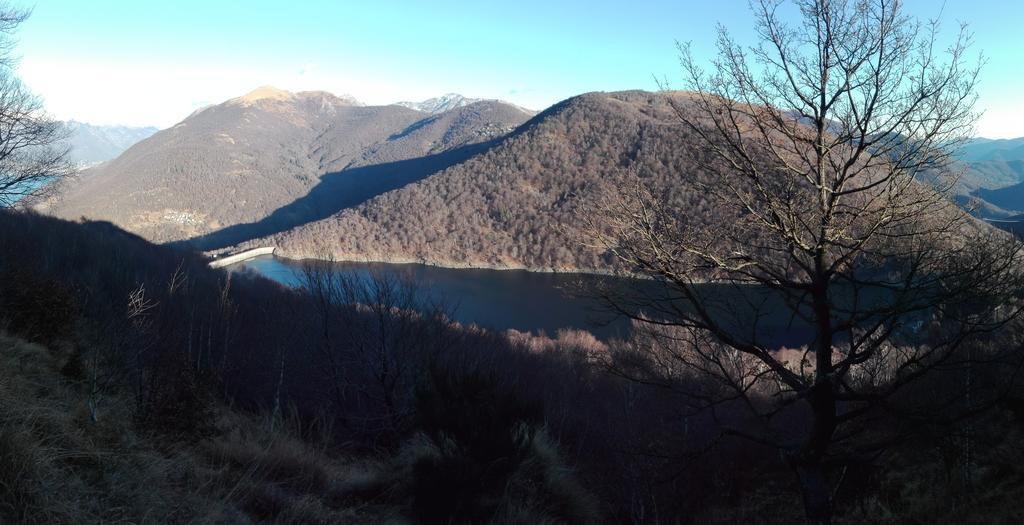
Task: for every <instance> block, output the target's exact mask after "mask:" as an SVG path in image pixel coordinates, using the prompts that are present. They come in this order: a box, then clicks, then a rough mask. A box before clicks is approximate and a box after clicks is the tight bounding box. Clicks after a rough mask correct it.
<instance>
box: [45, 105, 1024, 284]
mask: <svg viewBox="0 0 1024 525" xmlns="http://www.w3.org/2000/svg"><path fill="white" fill-rule="evenodd" d="M443 98H444V97H442V98H439V99H436V100H435V101H434V102H430V101H425V102H430V103H429V104H427V105H425V106H423V108H424V109H422V110H421V109H414V108H409V107H405V106H401V105H389V106H363V105H361V104H359V103H358V102H357V101H355V100H354V99H351V98H350V97H348V98H343V97H337V96H334V95H332V94H330V93H326V92H321V91H308V92H300V93H291V92H288V91H283V90H279V89H274V88H270V87H264V88H259V89H257V90H255V91H253V92H251V93H249V94H246V95H243V96H241V97H237V98H234V99H231V100H228V101H226V102H224V103H222V104H218V105H214V106H211V107H209V108H206V109H203V110H201V111H197V112H196V113H194V114H192V115H191V116H189V117H188V118H186V119H185V120H183V121H182V122H180V123H178V124H177V125H175V126H173V127H171V128H169V129H166V130H163V131H160V132H158V133H156V134H154V135H153V136H151V137H149V138H148V139H146V140H143V141H141V142H139V143H138V144H136V145H134V146H132V147H131V148H129V149H128V150H127V151H125V152H124V153H123V154H122V155H120V156H119V157H118V158H116V159H114V160H113V161H111V162H108V163H106V164H103V165H100V166H98V167H95V168H93V169H90V170H87V171H86V172H85V173H84V174H83V176H82V177H80V179H79V180H78V181H77V182H75V183H73V184H72V185H70V186H69V187H68V188H67V191H66V192H65V193H64V195H63V197H62V198H60V199H59V200H51V201H49V202H47V203H45V204H44V205H43V206H42V208H43V209H44V210H47V211H49V212H51V213H53V214H56V215H58V216H62V217H68V218H78V217H81V216H85V217H88V218H92V219H100V220H107V221H111V222H113V223H114V224H116V225H118V226H121V227H123V228H125V229H127V230H129V231H131V232H134V233H137V234H139V235H142V236H143V237H146V238H148V239H150V240H154V241H158V242H178V243H189V244H191V245H192V246H194V247H196V248H199V249H202V250H207V251H222V250H227V251H232V250H237V249H241V248H247V247H254V246H266V245H273V246H277V247H278V248H279V252H278V253H280V254H281V255H284V256H287V257H294V258H310V257H312V258H321V257H328V256H331V257H335V258H338V259H355V260H381V261H392V262H426V263H432V264H438V265H444V266H463V265H469V266H487V267H500V268H529V269H550V270H573V269H607V268H609V267H612V266H614V261H612V260H611V259H610V258H609V257H608V256H607V254H604V253H599V252H598V251H596V250H594V249H591V248H587V247H585V246H581V245H580V244H579V239H580V238H581V237H582V236H583V233H582V228H583V227H584V222H583V221H584V219H583V218H584V217H585V215H586V213H587V211H588V210H590V209H592V208H593V206H594V204H595V202H597V201H598V200H599V199H600V197H601V196H602V195H605V194H608V193H616V192H621V191H622V188H625V187H628V186H629V185H631V184H633V183H634V179H635V177H637V176H641V177H643V178H644V179H645V184H646V185H649V186H650V187H652V188H655V189H656V190H657V191H658V192H660V193H661V194H663V195H665V196H666V197H667V198H668V199H669V200H670V201H671V203H672V206H673V209H676V210H679V211H680V213H684V214H687V217H689V218H688V219H687V220H688V221H691V223H692V224H693V225H694V226H700V225H703V226H710V225H711V224H710V223H711V222H712V221H718V220H730V219H729V218H728V217H723V216H722V211H721V210H712V209H708V206H709V204H708V203H707V200H706V199H705V198H704V195H703V194H702V193H701V192H698V191H693V190H692V188H694V187H703V186H702V185H712V184H716V181H715V180H705V179H704V178H705V177H707V175H706V174H705V173H703V172H702V171H701V170H699V169H697V168H695V167H694V166H693V165H692V163H693V161H692V158H691V157H690V156H688V155H687V153H686V152H687V151H688V150H689V149H691V148H692V145H693V142H694V140H695V139H694V138H693V137H692V136H691V135H690V134H689V133H688V132H687V130H686V129H685V128H684V127H683V126H682V125H681V123H680V121H679V119H678V115H677V114H676V112H675V110H674V109H673V108H672V105H671V104H670V101H671V100H672V99H675V102H676V103H677V104H676V106H677V107H684V108H685V107H687V104H688V98H687V94H685V93H648V92H642V91H629V92H620V93H588V94H585V95H580V96H577V97H573V98H570V99H568V100H566V101H563V102H561V103H558V104H556V105H554V106H552V107H551V108H549V109H547V110H545V111H544V112H542V113H540V114H536V115H531V113H529V112H527V111H525V110H522V109H521V108H518V107H516V106H513V105H511V104H507V103H504V102H499V101H489V100H479V101H470V99H465V98H455V97H449V98H448V100H447V101H446V102H443V103H442V102H441V100H442V99H443ZM439 104H440V105H439ZM445 104H448V105H450V106H451V107H448V109H445V110H442V109H441V108H442V107H445V106H444V105H445ZM428 110H436V112H431V111H428ZM992 142H998V144H992ZM968 148H974V149H965V152H964V153H963V155H964V158H965V159H966V158H968V157H969V158H970V159H971V160H965V161H964V162H966V163H967V164H968V165H969V166H983V167H989V168H992V170H993V171H988V172H985V171H979V169H971V170H969V172H968V173H969V175H970V176H971V177H973V178H974V183H976V185H975V186H972V187H970V189H969V191H964V192H963V195H962V199H963V201H964V203H965V204H966V203H967V202H968V201H973V202H981V204H982V206H979V207H978V209H980V210H985V211H984V214H986V216H991V217H1009V216H1012V215H1013V213H1012V211H1013V210H1015V209H1016V208H1014V207H1013V206H1010V205H1009V204H1013V203H1014V202H1016V201H1014V200H1013V199H1024V191H1021V195H1017V194H1015V193H1013V190H1012V189H1011V188H1013V185H1014V184H1016V183H1018V182H1021V181H1024V178H1021V179H1017V178H1016V177H1018V175H1017V170H1018V169H1019V167H1018V166H1019V164H1018V163H1019V162H1020V160H1018V159H1016V158H1013V155H1014V153H1013V152H1014V151H1016V148H1015V146H1014V144H1013V143H1012V141H978V142H977V143H971V144H969V145H968ZM997 157H998V158H997ZM994 163H1003V164H1000V165H999V166H1005V167H1006V170H1007V171H1006V173H1003V172H997V171H994V170H995V168H994V167H995V166H997V164H994ZM684 179H685V180H684ZM965 187H966V186H965ZM685 188H691V189H690V190H687V189H685ZM1022 188H1024V186H1022ZM994 191H999V192H1004V193H1005V196H1006V198H1005V199H1004V198H1001V195H1003V194H999V195H996V194H993V193H987V192H994ZM1008 203H1009V204H1008ZM979 215H980V214H979Z"/></svg>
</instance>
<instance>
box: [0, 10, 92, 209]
mask: <svg viewBox="0 0 1024 525" xmlns="http://www.w3.org/2000/svg"><path fill="white" fill-rule="evenodd" d="M29 14H30V12H29V11H27V10H23V9H19V8H16V7H13V6H11V5H10V4H8V3H6V2H4V3H0V207H3V208H6V207H9V206H12V205H14V203H16V202H18V201H20V200H22V199H27V198H36V199H37V198H40V197H43V196H45V195H48V194H51V193H52V191H53V190H54V189H55V188H57V185H56V184H55V183H56V182H59V181H61V180H63V179H67V178H69V177H70V176H72V175H73V174H74V173H75V170H74V167H73V166H72V165H71V163H70V162H69V161H68V160H67V153H68V148H67V146H66V145H64V144H63V142H62V141H63V139H65V138H66V133H65V130H64V126H63V125H62V124H61V123H60V122H59V121H56V120H53V119H52V118H50V117H49V116H48V115H47V114H46V112H45V111H44V109H43V103H42V101H41V100H40V99H39V97H37V96H36V95H34V94H33V93H32V92H31V91H30V90H29V89H28V88H26V87H25V85H24V84H22V83H21V80H19V79H18V77H17V75H16V74H15V65H16V62H17V61H16V59H15V57H14V55H13V52H14V39H13V35H14V33H15V31H17V29H18V27H19V26H20V25H21V23H22V22H24V21H25V19H27V18H28V16H29Z"/></svg>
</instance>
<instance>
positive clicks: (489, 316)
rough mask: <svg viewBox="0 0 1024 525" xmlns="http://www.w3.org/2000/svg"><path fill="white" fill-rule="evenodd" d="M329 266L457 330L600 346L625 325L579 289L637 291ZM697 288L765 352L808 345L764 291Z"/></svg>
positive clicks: (568, 280) (275, 275)
mask: <svg viewBox="0 0 1024 525" xmlns="http://www.w3.org/2000/svg"><path fill="white" fill-rule="evenodd" d="M317 264H328V263H319V262H318V263H317ZM329 264H330V266H331V267H332V268H333V269H335V270H336V271H338V272H354V273H355V274H356V275H358V276H361V277H363V278H369V277H370V276H371V275H374V274H377V275H379V274H386V275H393V276H400V277H405V278H411V279H412V280H413V282H415V283H416V284H417V285H418V287H420V288H421V289H422V290H424V291H425V292H426V294H427V295H428V296H429V297H430V298H431V299H434V300H440V301H443V302H444V303H445V304H446V305H449V306H451V307H453V308H454V317H455V319H456V320H458V321H459V322H461V323H464V324H476V325H478V326H481V327H485V328H490V329H494V330H499V331H504V330H507V329H510V328H511V329H515V330H519V331H523V332H532V333H534V334H539V333H545V334H547V335H550V336H554V335H555V334H556V332H557V331H558V330H559V329H561V328H572V329H579V330H587V331H589V332H591V333H593V334H594V335H595V336H597V337H598V338H600V339H603V340H608V339H611V338H616V337H620V338H625V337H627V336H628V335H629V333H630V323H629V321H628V320H627V319H625V318H624V317H621V316H615V315H613V314H611V313H610V312H609V311H608V310H607V309H606V308H603V307H602V305H601V303H600V302H599V301H598V300H597V299H594V298H590V297H585V296H583V295H581V294H580V293H579V291H580V290H581V285H582V289H586V286H587V285H588V284H589V283H594V282H595V281H597V280H599V279H612V281H611V282H612V283H614V284H616V285H618V284H619V283H621V284H622V285H625V284H626V283H629V284H630V285H631V286H637V285H638V283H639V282H638V281H627V280H625V279H614V278H609V277H599V276H593V275H585V274H567V273H557V274H556V273H537V272H528V271H525V270H479V269H453V268H438V267H435V266H427V265H423V264H386V263H353V262H342V263H329ZM228 268H229V269H230V270H233V271H238V270H243V269H249V270H252V271H255V272H257V273H259V274H261V275H263V276H265V277H268V278H270V279H273V280H275V281H277V282H280V283H282V284H285V285H288V286H300V275H301V271H302V262H299V261H294V260H291V259H279V258H277V257H274V256H272V255H264V256H260V257H256V258H254V259H249V260H247V261H244V262H241V263H237V264H234V265H231V266H229V267H228ZM639 286H647V285H645V284H639ZM650 286H654V285H653V284H650ZM700 289H701V293H702V294H707V295H708V296H709V297H710V296H713V297H714V299H716V304H718V305H719V307H720V308H725V309H728V310H730V311H729V312H728V313H722V314H721V315H720V316H721V318H722V319H723V320H722V323H724V324H727V325H729V327H730V329H731V330H733V331H737V332H740V333H743V332H746V331H748V330H750V329H752V328H753V329H754V330H756V331H757V333H758V336H757V337H758V339H759V340H760V341H761V342H762V343H767V344H769V345H771V346H782V345H785V346H791V347H792V346H798V345H800V344H804V343H807V342H808V335H809V332H808V330H807V327H806V325H802V324H801V323H799V322H794V320H793V319H792V316H790V315H787V312H788V310H787V309H786V308H785V307H784V306H783V305H782V303H781V301H778V300H777V299H773V298H772V297H770V296H768V295H767V294H766V293H765V292H763V291H762V292H758V291H757V289H755V288H747V289H744V290H742V291H739V292H738V291H737V290H736V289H735V288H734V287H729V286H727V285H717V284H708V285H701V287H700ZM652 293H657V292H652ZM755 303H756V304H758V305H759V306H758V308H759V310H760V311H761V314H760V315H759V316H753V315H747V314H746V312H745V311H744V310H743V308H745V307H744V306H743V305H744V304H755ZM766 305H767V307H766ZM737 312H738V314H737ZM765 312H768V313H767V314H765ZM755 318H756V322H755Z"/></svg>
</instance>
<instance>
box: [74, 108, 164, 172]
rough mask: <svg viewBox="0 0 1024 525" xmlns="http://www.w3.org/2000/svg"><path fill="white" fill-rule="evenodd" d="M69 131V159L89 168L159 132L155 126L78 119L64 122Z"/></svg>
mask: <svg viewBox="0 0 1024 525" xmlns="http://www.w3.org/2000/svg"><path fill="white" fill-rule="evenodd" d="M64 125H65V127H66V129H67V131H68V139H67V144H68V145H69V146H70V147H71V152H70V153H69V158H70V160H71V161H72V162H74V163H75V164H77V165H79V166H82V167H88V166H93V165H95V164H99V163H101V162H106V161H108V160H110V159H113V158H115V157H117V156H118V155H120V154H121V153H123V152H124V151H125V150H126V149H128V148H130V147H131V146H132V145H134V144H135V143H136V142H139V141H140V140H143V139H145V138H148V137H149V136H150V135H152V134H154V133H156V132H157V131H159V130H158V129H157V128H155V127H144V128H139V127H129V126H97V125H93V124H86V123H84V122H78V121H75V120H69V121H66V122H64Z"/></svg>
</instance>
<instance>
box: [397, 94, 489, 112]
mask: <svg viewBox="0 0 1024 525" xmlns="http://www.w3.org/2000/svg"><path fill="white" fill-rule="evenodd" d="M481 100H483V99H479V98H467V97H464V96H462V95H460V94H458V93H448V94H447V95H443V96H440V97H435V98H428V99H427V100H424V101H422V102H398V103H397V104H396V105H397V106H402V107H406V108H410V109H415V110H417V111H423V112H426V113H444V112H445V111H448V110H452V109H455V108H461V107H462V106H468V105H470V104H472V103H474V102H480V101H481Z"/></svg>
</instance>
